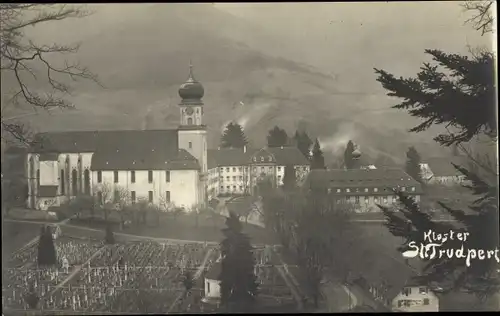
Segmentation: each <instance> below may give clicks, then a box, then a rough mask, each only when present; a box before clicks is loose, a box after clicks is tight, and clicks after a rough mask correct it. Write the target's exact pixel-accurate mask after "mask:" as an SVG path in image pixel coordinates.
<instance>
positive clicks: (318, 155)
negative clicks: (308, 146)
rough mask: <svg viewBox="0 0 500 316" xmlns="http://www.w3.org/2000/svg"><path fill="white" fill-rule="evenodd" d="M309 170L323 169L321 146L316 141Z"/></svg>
mask: <svg viewBox="0 0 500 316" xmlns="http://www.w3.org/2000/svg"><path fill="white" fill-rule="evenodd" d="M311 169H312V170H314V169H325V157H323V152H322V151H321V146H320V144H319V141H318V139H317V138H316V141H315V142H314V147H313V152H312V157H311Z"/></svg>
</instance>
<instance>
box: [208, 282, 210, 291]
mask: <svg viewBox="0 0 500 316" xmlns="http://www.w3.org/2000/svg"><path fill="white" fill-rule="evenodd" d="M207 293H210V282H207Z"/></svg>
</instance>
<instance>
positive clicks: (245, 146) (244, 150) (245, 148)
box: [243, 145, 247, 153]
mask: <svg viewBox="0 0 500 316" xmlns="http://www.w3.org/2000/svg"><path fill="white" fill-rule="evenodd" d="M243 152H244V153H246V152H247V145H244V146H243Z"/></svg>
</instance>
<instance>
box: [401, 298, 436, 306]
mask: <svg viewBox="0 0 500 316" xmlns="http://www.w3.org/2000/svg"><path fill="white" fill-rule="evenodd" d="M417 302H418V301H413V300H399V301H398V307H412V306H415V305H419V303H417ZM429 303H430V302H429V299H428V298H424V299H423V302H422V304H423V305H429Z"/></svg>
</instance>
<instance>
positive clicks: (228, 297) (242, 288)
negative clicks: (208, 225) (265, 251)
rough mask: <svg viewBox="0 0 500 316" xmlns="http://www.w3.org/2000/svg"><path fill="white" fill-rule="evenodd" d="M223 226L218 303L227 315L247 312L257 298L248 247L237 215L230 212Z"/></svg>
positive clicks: (248, 244) (246, 238)
mask: <svg viewBox="0 0 500 316" xmlns="http://www.w3.org/2000/svg"><path fill="white" fill-rule="evenodd" d="M226 226H227V227H226V228H224V229H222V233H223V235H224V240H223V241H222V242H221V254H222V260H221V273H220V276H219V280H220V281H221V282H220V291H221V303H222V305H223V306H224V307H226V308H227V309H228V310H229V311H231V312H248V311H249V310H250V308H251V306H252V303H254V301H255V298H256V295H257V278H256V276H255V274H254V265H255V262H254V257H253V253H252V246H251V244H250V240H249V238H248V237H247V236H246V235H245V234H243V233H242V226H241V223H240V221H239V219H238V216H237V215H235V214H234V213H232V212H231V213H230V214H229V217H228V218H227V219H226Z"/></svg>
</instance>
